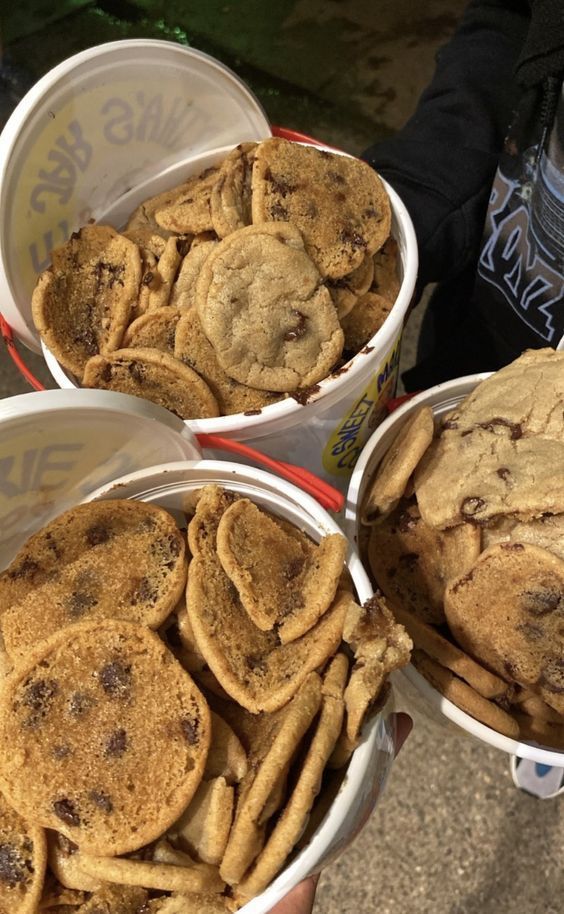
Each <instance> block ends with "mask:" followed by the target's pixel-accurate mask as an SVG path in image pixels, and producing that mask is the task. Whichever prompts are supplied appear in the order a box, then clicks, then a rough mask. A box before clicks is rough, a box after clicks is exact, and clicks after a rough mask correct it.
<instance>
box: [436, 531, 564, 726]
mask: <svg viewBox="0 0 564 914" xmlns="http://www.w3.org/2000/svg"><path fill="white" fill-rule="evenodd" d="M563 609H564V560H563V559H560V558H558V557H557V556H555V555H553V553H551V552H547V551H546V550H545V549H539V548H538V547H537V546H530V545H528V544H525V543H506V544H504V543H502V544H500V545H497V546H491V547H490V548H489V549H487V550H486V551H485V552H482V554H481V555H480V557H479V558H478V560H477V561H476V562H475V563H474V565H473V566H472V568H471V569H470V571H469V572H468V573H467V574H466V575H463V576H462V577H460V578H458V579H457V580H455V581H452V582H451V583H450V584H449V586H448V587H447V589H446V592H445V613H446V616H447V620H448V624H449V627H450V629H451V631H452V633H453V635H454V637H455V638H456V640H457V641H458V643H459V644H460V645H461V646H462V647H463V648H464V649H465V650H467V651H468V652H469V653H470V654H472V656H474V657H477V658H479V659H480V660H482V661H483V662H484V663H485V664H486V665H487V666H488V667H489V668H490V669H492V670H495V672H497V673H498V674H499V675H500V676H502V677H504V678H505V679H510V680H511V681H513V682H517V683H518V684H519V685H521V686H523V687H525V688H528V689H531V690H532V691H533V692H536V693H537V694H539V695H541V697H542V698H543V699H544V700H545V701H546V702H547V704H549V705H550V706H551V707H552V708H554V709H555V710H556V711H558V712H559V713H564V666H563V661H562V657H563V653H564V627H563V626H562V613H563Z"/></svg>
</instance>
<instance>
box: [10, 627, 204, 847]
mask: <svg viewBox="0 0 564 914" xmlns="http://www.w3.org/2000/svg"><path fill="white" fill-rule="evenodd" d="M210 730H211V727H210V716H209V711H208V707H207V703H206V702H205V700H204V698H203V696H202V695H201V693H200V692H199V691H198V689H197V688H196V686H195V685H194V683H193V681H192V680H191V679H190V677H189V676H188V674H187V673H186V672H185V671H184V670H183V669H182V667H181V666H180V664H179V663H177V661H176V660H175V659H174V657H173V656H172V654H171V653H170V651H168V650H167V648H166V647H165V646H164V644H163V643H162V641H160V639H159V638H158V637H157V636H156V635H155V634H153V632H151V631H149V629H146V628H143V627H142V626H138V625H133V624H131V623H128V622H114V621H109V620H103V621H100V622H96V623H84V624H79V625H76V626H74V627H73V628H72V629H65V630H63V631H62V632H59V633H58V634H56V635H54V636H52V637H51V638H49V639H48V640H47V641H44V642H43V643H42V644H41V645H40V646H39V647H38V648H37V649H36V650H35V651H34V652H32V653H31V654H28V655H27V656H26V658H25V660H24V661H23V663H22V664H21V665H20V666H19V667H18V669H17V670H16V672H14V674H13V675H12V676H11V677H10V679H9V682H7V683H6V686H5V688H4V690H3V693H2V696H1V703H0V736H1V744H0V783H1V786H2V790H3V791H4V792H5V793H6V796H7V797H9V798H10V802H11V803H13V805H14V807H15V808H16V809H18V811H19V812H20V814H22V815H26V814H31V815H32V816H33V820H34V821H35V822H37V823H39V824H42V825H44V826H45V827H48V828H54V829H56V830H58V831H60V832H61V833H62V834H63V835H65V836H66V837H67V838H69V839H70V840H71V841H73V842H75V843H76V844H78V846H79V847H80V850H81V851H83V852H84V853H88V854H99V853H105V854H107V853H113V854H120V853H127V852H129V851H133V850H136V849H137V848H139V847H142V846H143V845H145V844H147V843H148V842H150V841H152V840H154V839H155V838H156V837H158V836H159V835H161V834H162V833H163V832H164V831H165V830H166V829H167V828H168V827H169V826H170V825H172V823H173V822H175V821H176V819H177V818H178V816H179V815H180V814H181V812H182V811H183V810H184V809H185V807H186V805H187V804H188V803H189V801H190V799H191V798H192V796H193V794H194V792H195V790H196V788H197V786H198V784H199V782H200V780H201V777H202V773H203V770H204V766H205V761H206V755H207V752H208V747H209V743H210Z"/></svg>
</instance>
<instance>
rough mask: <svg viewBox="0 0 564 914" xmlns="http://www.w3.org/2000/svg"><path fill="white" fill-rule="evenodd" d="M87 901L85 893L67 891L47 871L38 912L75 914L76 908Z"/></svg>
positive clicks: (73, 890) (72, 890)
mask: <svg viewBox="0 0 564 914" xmlns="http://www.w3.org/2000/svg"><path fill="white" fill-rule="evenodd" d="M87 900H88V893H87V892H78V891H76V890H75V889H67V888H66V887H65V886H64V885H61V883H60V882H59V881H58V879H56V878H55V876H54V875H53V873H51V871H50V870H49V869H47V872H46V874H45V882H44V884H43V893H42V895H41V900H40V902H39V911H51V912H52V914H75V912H76V910H77V908H78V907H79V906H80V905H81V904H84V903H85V901H87ZM34 914H35V912H34Z"/></svg>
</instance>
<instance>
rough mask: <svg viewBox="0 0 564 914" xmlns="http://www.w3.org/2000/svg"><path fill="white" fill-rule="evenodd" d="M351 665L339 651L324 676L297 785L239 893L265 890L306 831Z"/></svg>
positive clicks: (340, 716) (338, 722) (336, 730)
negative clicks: (314, 723) (316, 716)
mask: <svg viewBox="0 0 564 914" xmlns="http://www.w3.org/2000/svg"><path fill="white" fill-rule="evenodd" d="M348 668H349V663H348V660H347V658H346V657H345V655H344V654H337V656H336V657H334V658H333V660H332V661H331V662H330V664H329V666H328V668H327V671H326V672H325V674H324V676H323V685H322V689H321V692H322V699H321V712H320V715H319V718H318V721H317V724H316V726H315V728H314V730H313V733H312V736H311V741H310V743H309V747H308V750H307V754H306V755H305V758H304V760H303V762H301V763H300V767H299V773H298V775H297V780H296V783H295V786H294V788H293V790H292V793H291V795H290V798H289V799H288V801H287V803H286V805H285V806H284V809H283V810H282V813H281V814H280V816H279V818H278V819H277V822H276V825H275V826H274V830H273V831H272V832H271V834H270V836H269V838H268V840H267V842H266V845H265V847H264V848H263V850H262V851H261V853H260V854H259V856H258V859H257V860H256V862H255V864H254V866H253V868H252V869H251V871H250V873H249V874H248V875H247V876H245V877H244V878H243V880H242V881H241V882H240V883H239V884H238V886H237V897H241V898H245V899H250V898H253V897H254V896H255V895H258V894H259V893H260V892H262V891H263V890H264V889H265V888H266V887H267V886H268V884H269V883H270V882H271V881H272V879H273V878H274V877H275V876H276V874H277V873H278V872H279V871H280V870H281V869H282V867H283V865H284V862H285V860H286V859H287V857H288V855H289V854H290V853H291V851H292V849H293V848H294V846H295V845H296V843H297V842H298V840H299V838H300V835H301V834H302V832H303V829H304V827H305V824H306V822H307V819H308V816H309V814H310V811H311V808H312V806H313V803H314V800H315V797H316V796H317V794H318V793H319V789H320V786H321V778H322V776H323V771H324V769H325V766H326V764H327V762H328V760H329V757H330V756H331V753H332V751H333V749H334V747H335V743H336V741H337V736H338V734H339V731H340V729H341V724H342V721H343V716H344V700H343V691H344V688H345V682H346V678H347V672H348Z"/></svg>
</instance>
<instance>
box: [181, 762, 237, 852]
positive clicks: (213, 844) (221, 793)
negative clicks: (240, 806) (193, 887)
mask: <svg viewBox="0 0 564 914" xmlns="http://www.w3.org/2000/svg"><path fill="white" fill-rule="evenodd" d="M234 804H235V791H234V788H233V787H231V786H230V785H229V784H228V783H227V781H226V780H225V778H223V777H218V778H214V779H213V780H210V781H202V783H201V784H200V786H199V787H198V789H197V791H196V793H195V794H194V796H193V797H192V800H191V802H190V805H189V806H188V807H187V809H186V810H185V811H184V812H183V813H182V815H181V817H180V819H178V821H177V822H175V823H174V825H173V826H172V827H171V828H170V829H169V831H168V835H169V838H170V839H171V840H172V841H173V842H174V843H175V844H177V845H179V846H180V847H186V849H187V850H188V853H190V854H191V855H193V856H194V857H196V858H197V859H198V860H201V861H202V863H211V864H215V865H216V866H219V864H220V863H221V860H222V858H223V854H224V851H225V848H226V846H227V839H228V838H229V831H230V829H231V821H232V819H233V810H234Z"/></svg>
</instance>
